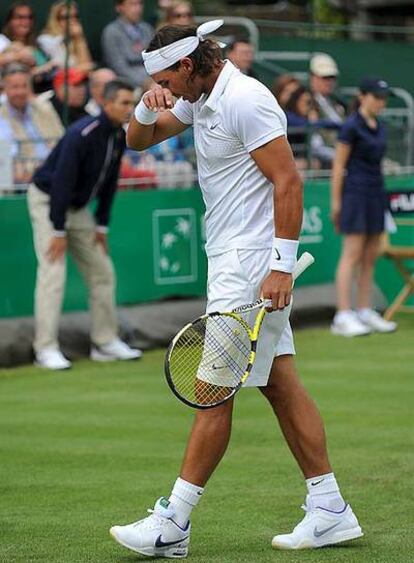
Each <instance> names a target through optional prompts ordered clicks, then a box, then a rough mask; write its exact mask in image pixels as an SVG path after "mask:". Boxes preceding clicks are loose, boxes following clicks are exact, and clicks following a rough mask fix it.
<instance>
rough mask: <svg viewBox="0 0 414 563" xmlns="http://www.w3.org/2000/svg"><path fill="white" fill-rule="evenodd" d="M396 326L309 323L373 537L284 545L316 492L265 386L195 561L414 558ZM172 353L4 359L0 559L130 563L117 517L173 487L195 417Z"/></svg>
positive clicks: (212, 504)
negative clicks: (305, 547)
mask: <svg viewBox="0 0 414 563" xmlns="http://www.w3.org/2000/svg"><path fill="white" fill-rule="evenodd" d="M398 321H399V323H400V330H399V331H398V333H397V334H395V335H374V336H370V337H367V338H362V339H354V340H351V339H350V340H347V339H343V338H339V337H334V336H331V335H330V334H329V333H328V331H327V330H326V329H307V330H302V331H298V332H297V333H296V346H297V351H298V366H299V369H300V372H301V374H302V378H303V380H304V382H305V384H306V386H307V387H308V389H309V390H310V391H311V393H312V395H313V396H314V398H315V399H316V401H317V402H318V405H319V407H320V409H321V411H322V414H323V416H324V418H325V422H326V425H327V432H328V440H329V445H330V453H331V460H332V462H333V465H334V468H335V469H336V475H337V478H338V480H339V482H340V485H341V487H342V492H343V493H344V495H345V498H346V499H347V500H348V501H350V502H351V503H352V506H353V508H354V510H355V512H356V514H357V515H358V517H359V520H360V523H361V525H362V527H363V529H364V532H365V537H364V538H362V539H361V540H359V541H357V542H354V543H353V544H352V543H351V544H349V545H348V546H347V547H332V548H325V549H322V550H317V551H312V552H311V551H303V552H277V551H274V550H272V549H271V547H270V540H271V538H272V536H273V535H274V534H275V533H277V532H278V533H281V532H286V531H290V530H291V528H292V527H293V526H294V525H296V523H297V522H298V521H299V519H301V518H302V514H303V513H302V511H301V510H300V504H301V503H302V502H303V499H304V495H305V488H304V485H303V481H302V478H301V475H300V474H299V471H298V469H297V468H296V465H295V463H294V461H293V459H292V457H291V455H290V454H289V452H288V451H287V447H286V446H285V443H284V441H283V439H282V437H281V435H280V432H279V430H278V429H277V428H276V425H275V422H274V419H273V415H272V414H271V412H270V409H269V408H268V407H267V406H266V405H265V403H264V400H263V399H262V397H261V396H260V395H259V393H258V392H257V391H255V390H248V391H242V392H241V393H240V394H239V396H238V400H237V405H236V411H235V423H234V432H233V437H232V442H231V445H230V448H229V451H228V454H227V456H226V457H225V459H224V461H223V463H222V465H221V466H220V467H219V469H218V471H217V472H216V474H215V475H214V477H213V479H212V480H211V482H210V484H209V486H208V489H207V491H206V494H205V496H204V498H203V500H202V501H201V503H200V506H199V508H198V509H197V510H196V511H195V514H194V517H193V519H192V523H193V533H192V543H191V552H190V557H189V561H194V563H238V562H243V563H262V562H263V563H265V562H266V563H267V562H283V563H285V562H296V561H297V562H302V561H304V562H307V561H312V562H318V563H319V562H337V561H339V562H342V561H343V562H345V561H346V562H350V563H352V562H370V563H376V562H384V563H390V562H394V561H399V562H404V563H406V562H410V561H413V560H414V555H413V553H414V538H413V516H412V514H413V512H412V499H413V492H412V482H413V466H414V464H413V462H414V443H413V442H414V432H413V412H414V399H413V391H414V367H413V366H414V346H413V342H414V339H413V335H414V317H413V316H410V315H404V316H400V317H399V318H398ZM163 355H164V352H163V351H162V350H161V351H155V352H149V353H147V354H146V355H145V358H144V359H143V360H142V361H141V362H139V363H130V364H121V363H116V364H111V365H109V364H108V365H99V364H96V363H91V362H89V361H86V360H85V361H81V362H76V363H75V367H74V369H73V370H72V371H70V372H66V373H48V372H44V371H41V370H38V369H36V368H33V367H31V366H27V367H22V368H19V369H13V370H1V371H0V561H1V562H5V563H15V562H22V563H26V562H31V561H42V562H45V563H49V562H50V563H63V562H65V563H78V562H79V563H86V562H94V563H95V562H96V563H109V562H118V563H128V562H129V563H132V562H133V561H142V560H144V558H140V557H139V556H134V554H133V553H132V552H128V551H127V550H125V549H123V548H121V546H118V545H117V544H115V543H114V542H113V541H112V540H111V538H110V536H109V534H108V528H109V527H110V525H112V524H119V523H128V522H131V521H132V520H135V519H138V518H141V517H144V516H145V510H146V509H147V508H148V507H152V505H153V502H154V501H155V500H156V498H158V496H161V495H163V494H165V495H168V493H169V491H170V488H171V486H172V483H173V481H174V479H175V477H176V475H177V472H178V469H179V465H180V461H181V456H182V451H183V447H184V444H185V440H186V436H187V433H188V431H189V425H190V422H191V419H192V412H191V410H190V409H188V408H187V407H185V406H184V405H181V404H180V403H179V402H178V401H177V400H176V399H175V398H174V397H173V396H172V394H171V393H170V391H169V390H168V388H167V385H166V383H165V381H164V376H163Z"/></svg>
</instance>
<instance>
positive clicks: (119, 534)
mask: <svg viewBox="0 0 414 563" xmlns="http://www.w3.org/2000/svg"><path fill="white" fill-rule="evenodd" d="M148 512H150V513H151V516H147V517H146V518H144V519H143V520H138V522H134V523H133V524H128V525H126V526H112V528H111V529H110V530H109V533H110V534H111V536H112V537H113V538H114V540H115V541H117V542H118V543H120V544H121V545H123V546H124V547H127V548H128V549H131V550H132V551H135V552H136V553H141V554H142V555H149V556H152V557H168V558H170V559H182V558H184V557H187V554H188V546H189V544H190V530H191V524H190V522H188V523H187V526H186V527H185V528H184V529H183V528H181V527H180V526H179V525H178V524H177V523H176V522H174V520H173V516H174V514H175V513H174V509H173V508H172V507H171V504H170V501H169V500H168V499H166V498H165V497H161V498H160V499H158V500H157V502H156V503H155V506H154V510H148Z"/></svg>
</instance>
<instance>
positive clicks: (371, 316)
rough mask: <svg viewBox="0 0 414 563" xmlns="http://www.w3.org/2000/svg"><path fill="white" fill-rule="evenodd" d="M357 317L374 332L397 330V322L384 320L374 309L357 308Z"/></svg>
mask: <svg viewBox="0 0 414 563" xmlns="http://www.w3.org/2000/svg"><path fill="white" fill-rule="evenodd" d="M357 315H358V319H359V320H360V321H361V322H362V323H363V324H364V325H365V326H367V327H369V328H370V329H371V330H372V331H375V332H394V331H395V330H397V323H394V322H393V321H386V320H385V319H384V318H383V317H381V315H380V314H379V313H377V311H374V309H358V312H357Z"/></svg>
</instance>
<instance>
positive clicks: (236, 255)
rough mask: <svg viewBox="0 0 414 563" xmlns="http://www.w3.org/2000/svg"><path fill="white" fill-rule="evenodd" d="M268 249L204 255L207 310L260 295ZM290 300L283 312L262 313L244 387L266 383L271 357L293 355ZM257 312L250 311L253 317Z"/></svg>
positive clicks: (225, 308)
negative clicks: (249, 369) (255, 345)
mask: <svg viewBox="0 0 414 563" xmlns="http://www.w3.org/2000/svg"><path fill="white" fill-rule="evenodd" d="M271 251H272V249H271V248H266V249H255V250H243V249H239V250H236V249H234V250H229V251H227V252H223V253H222V254H218V255H215V256H209V258H208V279H207V284H208V288H207V313H213V312H214V311H220V312H223V311H231V310H232V309H234V308H235V307H239V306H240V305H245V304H246V303H251V302H253V301H255V300H256V299H258V298H259V297H260V288H261V284H262V282H263V280H264V278H265V277H266V276H267V275H268V274H269V272H270V269H269V263H270V255H271ZM291 308H292V303H291V304H290V305H289V306H288V307H286V308H285V309H284V310H283V311H274V312H272V313H267V314H266V315H265V318H264V321H263V324H262V328H261V330H260V335H259V340H258V343H257V356H256V361H255V363H254V365H253V369H252V372H251V374H250V376H249V377H248V379H247V381H246V383H245V387H263V386H266V385H267V382H268V379H269V375H270V369H271V367H272V362H273V359H274V357H275V356H281V355H284V354H295V347H294V344H293V335H292V329H291V327H290V324H289V315H290V311H291ZM255 314H257V311H253V312H252V316H253V318H254V316H255Z"/></svg>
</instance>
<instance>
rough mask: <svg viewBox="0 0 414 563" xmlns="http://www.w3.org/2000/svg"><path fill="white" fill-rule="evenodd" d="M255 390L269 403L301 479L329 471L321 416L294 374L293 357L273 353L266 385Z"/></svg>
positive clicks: (295, 373)
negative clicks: (296, 464)
mask: <svg viewBox="0 0 414 563" xmlns="http://www.w3.org/2000/svg"><path fill="white" fill-rule="evenodd" d="M259 389H260V391H261V392H262V393H263V395H264V396H265V397H266V398H267V400H268V401H269V402H270V404H271V406H272V408H273V410H274V413H275V414H276V416H277V418H278V420H279V424H280V427H281V430H282V432H283V435H284V436H285V438H286V441H287V443H288V445H289V448H290V449H291V451H292V454H293V455H294V456H295V458H296V461H297V462H298V464H299V467H300V468H301V470H302V472H303V475H304V477H305V479H309V478H311V477H314V476H315V475H322V474H324V473H330V472H331V471H332V469H331V466H330V464H329V460H328V454H327V449H326V439H325V430H324V427H323V423H322V418H321V416H320V414H319V411H318V409H317V407H316V405H315V403H314V401H313V400H312V399H311V397H310V396H309V394H308V393H307V391H306V389H305V388H304V386H303V385H302V383H301V381H300V379H299V377H298V374H297V372H296V369H295V364H294V360H293V356H291V355H283V356H277V358H275V360H274V362H273V366H272V370H271V374H270V378H269V382H268V385H267V386H266V387H259Z"/></svg>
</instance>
